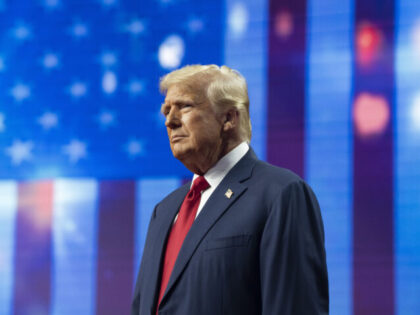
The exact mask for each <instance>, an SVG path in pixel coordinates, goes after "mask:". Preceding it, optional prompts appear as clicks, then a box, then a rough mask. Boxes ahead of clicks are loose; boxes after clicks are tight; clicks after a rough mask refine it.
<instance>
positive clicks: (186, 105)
mask: <svg viewBox="0 0 420 315" xmlns="http://www.w3.org/2000/svg"><path fill="white" fill-rule="evenodd" d="M189 107H192V105H191V104H188V103H185V104H182V105H181V108H189Z"/></svg>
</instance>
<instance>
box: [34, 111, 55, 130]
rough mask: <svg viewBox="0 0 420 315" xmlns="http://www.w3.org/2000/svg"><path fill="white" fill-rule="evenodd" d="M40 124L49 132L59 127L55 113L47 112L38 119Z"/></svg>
mask: <svg viewBox="0 0 420 315" xmlns="http://www.w3.org/2000/svg"><path fill="white" fill-rule="evenodd" d="M38 123H39V124H40V125H41V126H42V127H43V128H44V130H49V129H51V128H53V127H57V125H58V117H57V115H56V114H54V113H51V112H46V113H44V114H43V115H42V116H41V117H39V118H38Z"/></svg>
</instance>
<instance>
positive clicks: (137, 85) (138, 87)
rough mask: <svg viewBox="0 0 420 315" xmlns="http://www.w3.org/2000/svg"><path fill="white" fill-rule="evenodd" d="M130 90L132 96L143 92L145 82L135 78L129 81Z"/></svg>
mask: <svg viewBox="0 0 420 315" xmlns="http://www.w3.org/2000/svg"><path fill="white" fill-rule="evenodd" d="M127 88H128V92H129V93H130V94H131V95H132V96H136V95H138V94H141V93H142V92H143V91H144V82H143V81H141V80H138V79H133V80H131V81H130V82H129V83H128V86H127Z"/></svg>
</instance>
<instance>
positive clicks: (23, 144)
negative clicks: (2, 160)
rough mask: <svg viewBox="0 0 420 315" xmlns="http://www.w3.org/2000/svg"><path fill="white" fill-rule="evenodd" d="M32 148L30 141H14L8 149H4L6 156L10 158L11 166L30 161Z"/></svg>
mask: <svg viewBox="0 0 420 315" xmlns="http://www.w3.org/2000/svg"><path fill="white" fill-rule="evenodd" d="M33 147H34V144H33V142H32V141H20V140H15V141H13V144H12V145H11V146H10V147H8V148H6V154H7V155H9V156H10V157H11V159H12V164H13V165H20V164H21V163H22V162H23V161H30V160H31V159H32V152H31V150H32V149H33Z"/></svg>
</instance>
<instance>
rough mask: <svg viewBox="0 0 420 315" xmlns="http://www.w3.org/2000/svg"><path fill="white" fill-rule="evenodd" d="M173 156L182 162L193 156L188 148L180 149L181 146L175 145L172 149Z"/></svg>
mask: <svg viewBox="0 0 420 315" xmlns="http://www.w3.org/2000/svg"><path fill="white" fill-rule="evenodd" d="M172 154H173V156H174V157H175V158H176V159H178V160H180V161H181V162H182V161H183V160H185V159H187V158H188V156H191V150H189V149H187V148H180V147H179V145H177V144H175V145H174V146H173V147H172Z"/></svg>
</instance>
